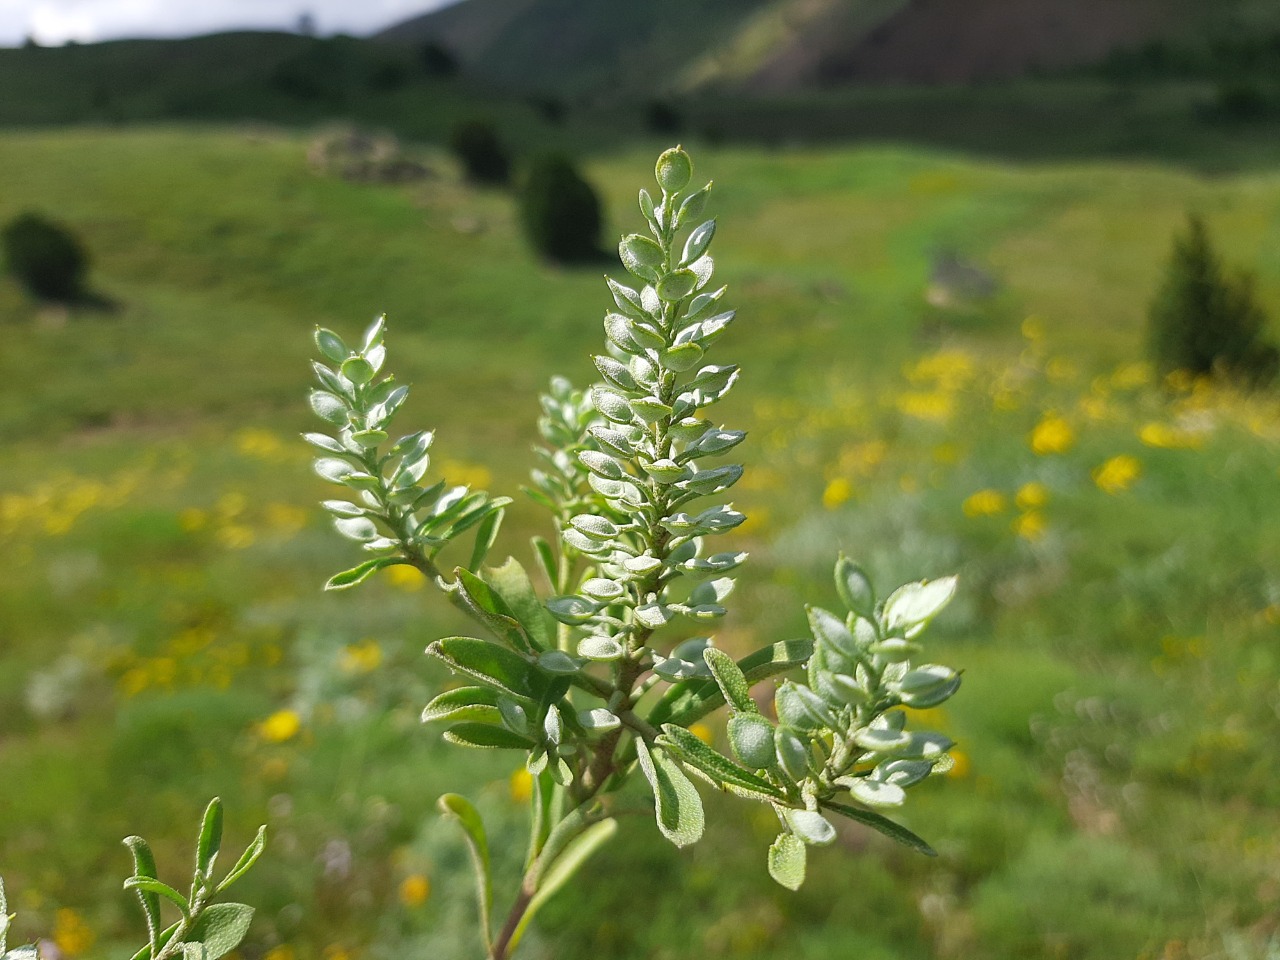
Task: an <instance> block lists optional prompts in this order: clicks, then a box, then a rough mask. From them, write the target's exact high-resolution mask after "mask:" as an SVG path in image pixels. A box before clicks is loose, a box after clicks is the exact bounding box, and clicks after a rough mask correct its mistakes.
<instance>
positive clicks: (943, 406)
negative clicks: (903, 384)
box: [897, 390, 955, 423]
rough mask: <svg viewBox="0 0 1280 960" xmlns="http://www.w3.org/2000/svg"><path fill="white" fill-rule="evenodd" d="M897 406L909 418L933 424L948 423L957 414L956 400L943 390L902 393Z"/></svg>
mask: <svg viewBox="0 0 1280 960" xmlns="http://www.w3.org/2000/svg"><path fill="white" fill-rule="evenodd" d="M897 404H898V409H899V410H900V411H901V412H902V413H904V414H906V415H907V416H908V417H912V418H914V419H916V420H928V421H930V422H932V423H946V422H947V421H948V420H950V419H951V417H952V415H953V414H954V413H955V400H954V399H953V398H952V396H951V394H949V393H944V392H943V391H941V390H933V391H930V392H929V393H921V392H918V391H913V392H908V393H901V394H899V395H898V398H897Z"/></svg>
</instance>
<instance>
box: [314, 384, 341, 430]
mask: <svg viewBox="0 0 1280 960" xmlns="http://www.w3.org/2000/svg"><path fill="white" fill-rule="evenodd" d="M307 399H308V401H309V402H310V404H311V409H312V411H313V412H314V413H315V415H316V416H317V417H319V418H320V419H321V420H327V421H328V422H329V423H332V424H336V425H337V426H343V425H344V424H345V423H346V422H347V418H348V408H347V402H346V401H345V400H343V399H342V398H341V397H338V396H335V395H334V394H332V393H329V392H328V391H327V390H312V391H311V393H309V394H308V395H307Z"/></svg>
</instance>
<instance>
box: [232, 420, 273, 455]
mask: <svg viewBox="0 0 1280 960" xmlns="http://www.w3.org/2000/svg"><path fill="white" fill-rule="evenodd" d="M283 447H284V444H283V443H282V442H281V440H280V438H279V437H278V436H277V435H276V434H274V433H272V432H271V431H270V430H262V429H260V428H253V427H250V428H247V429H245V430H241V431H240V432H239V433H237V434H236V450H237V451H238V452H239V453H240V455H241V456H245V457H255V458H257V459H259V460H275V459H278V458H279V456H280V452H281V450H282V449H283Z"/></svg>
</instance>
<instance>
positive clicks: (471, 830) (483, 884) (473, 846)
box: [436, 793, 493, 950]
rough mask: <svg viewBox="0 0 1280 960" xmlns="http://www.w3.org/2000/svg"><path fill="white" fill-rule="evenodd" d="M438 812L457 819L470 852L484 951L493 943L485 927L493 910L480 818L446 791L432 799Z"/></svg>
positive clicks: (486, 845) (468, 803)
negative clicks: (435, 799) (437, 798)
mask: <svg viewBox="0 0 1280 960" xmlns="http://www.w3.org/2000/svg"><path fill="white" fill-rule="evenodd" d="M436 806H437V807H438V808H439V810H440V813H441V814H442V815H443V816H445V817H449V818H452V819H454V820H457V821H458V825H459V826H460V827H462V832H463V833H464V834H465V835H466V838H467V849H468V850H469V851H470V853H471V865H472V867H473V868H474V869H475V874H476V899H477V901H479V906H480V930H481V931H482V933H483V936H484V945H485V949H486V950H487V949H488V948H489V946H490V944H491V943H492V942H493V940H492V935H491V933H490V929H489V913H490V911H491V910H492V909H493V882H492V880H491V879H490V877H489V839H488V837H487V836H486V835H485V831H484V821H483V820H481V819H480V812H479V811H478V810H476V808H475V807H474V806H472V804H471V801H470V800H468V799H467V798H466V797H464V796H461V795H460V794H456V793H446V794H444V795H443V796H442V797H440V799H439V800H437V801H436Z"/></svg>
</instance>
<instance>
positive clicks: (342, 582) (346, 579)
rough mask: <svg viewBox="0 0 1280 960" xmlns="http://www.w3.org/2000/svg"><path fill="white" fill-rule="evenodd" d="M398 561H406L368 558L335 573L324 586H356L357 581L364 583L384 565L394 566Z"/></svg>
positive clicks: (338, 588) (329, 587)
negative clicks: (348, 568)
mask: <svg viewBox="0 0 1280 960" xmlns="http://www.w3.org/2000/svg"><path fill="white" fill-rule="evenodd" d="M397 563H404V561H403V560H401V559H400V558H399V557H376V558H374V559H373V560H366V561H365V562H364V563H361V564H359V565H358V566H354V567H352V568H351V569H350V570H343V571H342V572H341V573H335V574H334V575H333V576H332V577H330V578H329V579H328V580H327V581H326V582H325V585H324V588H325V589H326V590H345V589H346V588H347V587H354V586H355V585H356V584H357V583H363V582H364V581H365V580H368V579H369V577H371V576H373V574H374V573H376V572H377V571H379V570H381V569H382V568H383V567H392V566H395V565H396V564H397Z"/></svg>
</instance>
